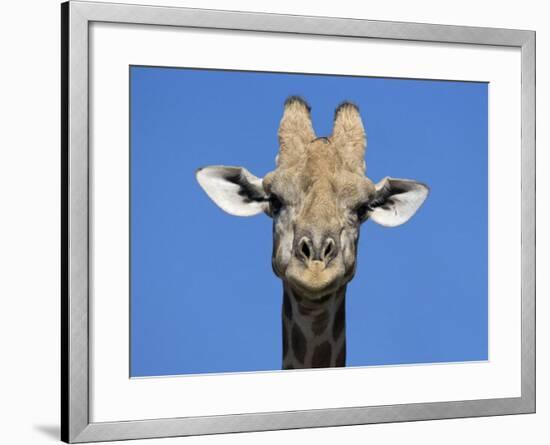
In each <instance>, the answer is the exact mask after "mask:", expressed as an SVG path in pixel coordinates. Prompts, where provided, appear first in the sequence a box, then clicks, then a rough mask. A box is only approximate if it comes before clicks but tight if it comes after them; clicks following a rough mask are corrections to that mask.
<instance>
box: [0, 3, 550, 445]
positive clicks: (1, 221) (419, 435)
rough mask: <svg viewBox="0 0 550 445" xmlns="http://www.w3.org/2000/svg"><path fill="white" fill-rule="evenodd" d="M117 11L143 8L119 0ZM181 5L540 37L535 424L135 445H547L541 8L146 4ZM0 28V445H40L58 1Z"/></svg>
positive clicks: (502, 421) (546, 113)
mask: <svg viewBox="0 0 550 445" xmlns="http://www.w3.org/2000/svg"><path fill="white" fill-rule="evenodd" d="M125 1H126V3H140V2H139V1H138V2H136V1H129V0H125ZM146 3H149V4H164V5H179V6H190V7H203V8H212V9H233V10H249V11H264V12H278V13H289V14H306V15H322V16H338V17H354V18H365V19H376V20H394V21H414V22H431V23H442V24H458V25H477V26H492V27H505V28H523V29H534V30H536V31H537V78H538V79H539V82H538V85H537V103H538V105H537V122H539V125H538V131H537V142H538V144H537V145H538V153H537V172H538V175H537V177H538V180H537V190H538V199H537V201H538V202H537V226H538V228H539V230H538V234H537V245H538V249H537V250H538V254H537V260H538V262H537V271H538V272H539V273H538V284H537V295H538V299H537V314H538V317H537V319H538V327H537V340H538V341H537V345H538V348H537V374H538V385H537V395H538V403H537V411H538V412H537V414H534V415H523V416H503V417H493V418H481V419H457V420H445V421H431V422H415V423H402V424H387V425H370V426H359V427H341V428H324V429H317V430H298V431H279V432H269V433H253V434H240V435H223V436H210V437H208V436H206V437H200V438H186V439H166V440H151V441H143V442H139V443H144V444H151V445H153V444H156V443H158V444H168V443H187V444H232V443H239V444H248V443H249V444H256V443H258V442H261V443H268V444H271V443H272V444H276V443H280V442H289V441H290V442H298V441H302V442H317V443H333V442H335V441H339V442H345V443H351V444H355V443H357V444H359V443H365V442H369V441H370V442H373V443H389V444H393V443H402V442H403V441H407V442H412V443H420V442H422V443H423V444H439V443H441V442H443V441H444V442H445V443H447V444H463V443H464V442H467V441H472V440H476V439H478V440H479V437H480V435H483V437H486V438H488V439H489V440H491V442H498V443H500V444H516V443H518V442H525V443H530V444H541V443H544V441H545V440H547V439H544V437H547V434H548V431H547V426H548V422H549V421H550V384H549V382H548V380H547V379H545V376H546V375H548V374H549V373H550V355H549V352H548V351H549V349H550V348H549V345H548V341H549V340H548V339H549V338H550V327H549V324H548V323H544V320H545V319H546V318H547V317H549V316H550V304H549V302H548V300H547V299H545V296H547V295H549V293H550V278H549V277H548V274H547V273H546V274H544V272H545V271H546V270H547V269H548V266H549V264H550V257H549V255H550V249H549V248H550V235H549V233H548V232H547V231H545V230H544V228H545V227H548V226H549V223H550V205H549V202H548V200H547V199H546V200H544V199H543V197H544V196H547V195H548V193H549V192H550V177H549V176H548V175H546V176H543V175H542V172H544V169H546V168H548V167H549V166H550V154H549V153H548V151H547V150H545V149H544V148H545V147H547V146H548V144H549V142H550V130H548V127H547V126H543V125H541V123H543V122H546V121H548V119H550V87H549V85H548V83H547V82H546V81H545V79H548V78H550V58H549V56H548V54H549V52H550V27H549V25H550V19H549V17H548V14H547V13H546V8H545V4H544V3H543V2H537V1H535V0H525V1H523V2H522V3H521V4H519V3H514V4H511V3H507V4H503V3H502V2H497V1H495V0H491V1H486V2H482V3H480V2H477V1H473V0H462V1H461V2H452V3H450V2H447V3H443V2H437V1H435V0H432V1H430V0H417V1H415V2H407V1H406V0H394V1H388V2H376V3H372V4H369V5H368V6H367V5H366V4H364V3H360V2H354V1H352V0H341V1H339V2H324V3H321V2H313V1H311V2H308V1H305V0H302V1H296V0H294V1H292V0H278V1H272V0H270V1H264V2H262V3H261V4H260V3H258V2H254V1H253V0H232V1H231V2H227V1H223V0H203V1H199V0H190V1H184V0H180V1H176V0H163V1H153V0H149V1H146ZM3 18H4V21H3V23H2V27H1V28H0V33H1V35H0V53H1V54H2V55H3V58H2V66H1V69H0V98H1V99H0V119H1V122H2V129H1V131H0V205H1V207H0V209H1V210H0V304H1V307H0V348H1V349H0V350H1V351H2V367H1V368H0V369H1V370H0V394H1V402H0V415H1V416H2V417H1V418H2V424H3V428H2V433H1V437H2V439H1V440H2V442H3V443H9V444H19V443H21V444H23V443H32V444H38V445H39V444H43V443H54V442H56V441H57V437H58V434H59V433H58V430H59V426H58V425H59V377H58V376H59V213H60V211H59V115H60V112H59V3H58V1H57V0H55V1H54V0H47V1H46V0H41V1H40V0H29V1H26V2H12V3H9V6H7V7H5V8H4V10H3Z"/></svg>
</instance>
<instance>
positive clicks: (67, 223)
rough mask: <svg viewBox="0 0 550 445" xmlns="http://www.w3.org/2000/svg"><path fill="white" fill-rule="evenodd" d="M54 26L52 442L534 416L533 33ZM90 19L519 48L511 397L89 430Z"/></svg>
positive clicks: (139, 14) (134, 13)
mask: <svg viewBox="0 0 550 445" xmlns="http://www.w3.org/2000/svg"><path fill="white" fill-rule="evenodd" d="M61 18H62V19H61V23H62V45H61V53H62V70H61V71H62V98H61V99H62V126H61V132H62V213H63V214H62V220H63V223H62V245H61V248H62V277H61V281H62V286H61V287H62V304H61V312H62V329H61V331H62V335H61V337H62V345H61V346H62V357H61V368H62V378H61V383H62V384H61V436H62V437H61V438H62V440H63V441H66V442H69V443H77V442H93V441H107V440H121V439H141V438H153V437H170V436H188V435H199V434H215V433H229V432H244V431H264V430H277V429H291V428H309V427H322V426H338V425H359V424H368V423H379V422H394V421H412V420H429V419H447V418H458V417H475V416H492V415H503V414H520V413H534V412H535V32H534V31H523V30H510V29H492V28H478V27H464V26H447V25H445V26H444V25H429V24H420V23H398V22H380V21H370V20H355V19H341V18H328V17H305V16H292V15H276V14H263V13H248V12H228V11H215V10H201V9H187V8H174V7H152V6H138V5H126V4H106V3H89V2H80V1H70V2H67V3H63V4H62V6H61ZM91 22H115V23H133V24H148V25H163V26H178V27H193V28H210V29H212V28H214V29H224V30H240V31H261V32H276V33H290V34H309V35H324V36H340V37H344V36H345V37H357V38H377V39H396V40H415V41H424V42H448V43H465V44H475V45H495V46H508V47H516V48H521V102H522V105H521V107H522V109H521V178H522V179H521V182H522V184H521V187H522V190H521V196H522V212H521V224H522V234H521V241H522V247H521V262H522V265H521V274H522V276H521V279H522V285H521V286H522V295H521V311H522V325H521V397H518V398H502V399H488V400H487V399H485V400H466V401H453V402H437V403H415V404H406V405H388V406H371V407H369V406H366V407H357V408H335V409H315V410H305V411H292V412H291V411H289V412H270V413H255V414H236V415H222V416H207V417H185V418H183V417H180V418H168V419H152V420H136V421H124V422H101V423H95V422H94V423H92V422H90V419H89V402H90V400H89V397H90V393H89V374H90V368H89V366H90V362H89V330H88V328H89V326H88V323H89V322H88V316H89V313H88V307H89V301H88V289H89V230H90V228H89V170H88V168H89V152H88V63H89V53H88V49H89V42H88V30H89V25H90V23H91Z"/></svg>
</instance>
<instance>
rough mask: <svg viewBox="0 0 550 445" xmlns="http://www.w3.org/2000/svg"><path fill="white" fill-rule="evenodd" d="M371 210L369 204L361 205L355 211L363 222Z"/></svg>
mask: <svg viewBox="0 0 550 445" xmlns="http://www.w3.org/2000/svg"><path fill="white" fill-rule="evenodd" d="M369 210H371V207H370V206H369V205H368V204H361V205H360V206H359V207H357V208H356V209H355V211H356V213H357V218H358V219H359V221H363V220H364V219H365V217H366V216H367V213H368V212H369Z"/></svg>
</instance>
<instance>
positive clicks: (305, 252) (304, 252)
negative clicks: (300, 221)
mask: <svg viewBox="0 0 550 445" xmlns="http://www.w3.org/2000/svg"><path fill="white" fill-rule="evenodd" d="M300 250H301V252H302V255H303V256H304V257H305V258H306V259H310V258H311V249H310V248H309V246H308V245H307V242H306V241H305V240H302V244H301V246H300Z"/></svg>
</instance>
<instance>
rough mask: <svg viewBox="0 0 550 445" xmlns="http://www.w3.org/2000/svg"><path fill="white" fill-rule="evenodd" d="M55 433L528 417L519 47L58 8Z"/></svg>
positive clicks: (530, 169) (528, 35) (524, 132)
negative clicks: (58, 420)
mask: <svg viewBox="0 0 550 445" xmlns="http://www.w3.org/2000/svg"><path fill="white" fill-rule="evenodd" d="M61 13H62V61H63V65H62V76H63V77H62V83H63V88H62V110H63V119H62V121H63V123H62V141H63V145H62V167H63V168H62V172H63V181H62V202H63V227H62V230H63V236H62V258H63V265H62V266H63V267H62V270H63V275H62V323H63V324H62V394H61V399H62V428H61V431H62V439H63V440H64V441H66V442H70V443H76V442H94V441H108V440H121V439H140V438H152V437H169V436H186V435H199V434H212V433H227V432H244V431H262V430H275V429H290V428H308V427H320V426H337V425H357V424H368V423H378V422H394V421H410V420H427V419H444V418H456V417H473V416H491V415H503V414H520V413H532V412H534V411H535V33H534V32H532V31H523V30H508V29H488V28H473V27H461V26H442V25H432V24H418V23H397V22H379V21H368V20H353V19H341V18H329V17H302V16H285V15H274V14H259V13H247V12H227V11H214V10H200V9H185V8H173V7H151V6H136V5H123V4H106V3H90V2H79V1H71V2H67V3H64V4H63V5H62V8H61Z"/></svg>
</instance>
